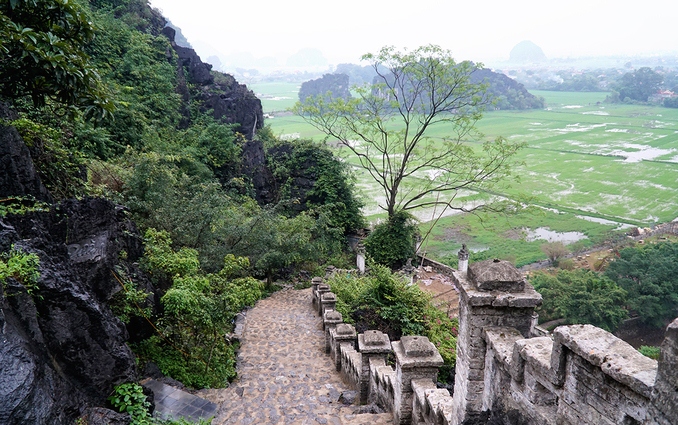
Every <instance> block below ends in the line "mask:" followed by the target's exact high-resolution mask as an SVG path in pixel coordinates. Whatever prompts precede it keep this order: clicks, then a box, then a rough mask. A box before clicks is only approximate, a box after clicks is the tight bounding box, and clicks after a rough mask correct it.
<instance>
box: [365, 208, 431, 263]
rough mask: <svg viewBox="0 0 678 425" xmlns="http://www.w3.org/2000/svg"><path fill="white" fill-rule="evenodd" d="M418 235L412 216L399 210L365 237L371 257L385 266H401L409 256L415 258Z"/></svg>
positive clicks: (366, 246)
mask: <svg viewBox="0 0 678 425" xmlns="http://www.w3.org/2000/svg"><path fill="white" fill-rule="evenodd" d="M417 235H418V232H417V226H416V225H415V223H414V220H413V219H412V216H411V215H409V214H407V213H406V212H405V211H398V212H396V213H395V214H393V216H392V217H390V218H389V219H388V220H387V221H386V222H384V223H381V224H378V225H376V226H375V227H374V230H373V231H372V232H371V233H370V235H369V236H368V237H367V239H365V248H366V250H367V254H368V255H369V257H370V258H371V259H372V260H373V261H375V262H377V263H379V264H383V265H385V266H388V267H391V268H394V269H395V268H400V267H401V266H402V265H403V264H405V262H406V261H407V259H408V258H414V255H415V252H414V246H415V243H416V237H417Z"/></svg>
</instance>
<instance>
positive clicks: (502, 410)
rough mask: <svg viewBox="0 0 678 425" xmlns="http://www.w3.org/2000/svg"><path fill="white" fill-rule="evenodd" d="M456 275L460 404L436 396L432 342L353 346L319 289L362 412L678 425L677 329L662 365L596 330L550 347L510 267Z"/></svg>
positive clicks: (360, 341) (463, 419) (382, 339)
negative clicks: (366, 406) (391, 360)
mask: <svg viewBox="0 0 678 425" xmlns="http://www.w3.org/2000/svg"><path fill="white" fill-rule="evenodd" d="M451 275H452V278H453V280H454V282H455V285H456V286H457V288H458V289H459V292H460V317H459V337H458V340H457V366H456V374H455V388H454V395H453V396H450V395H449V393H448V391H447V390H444V389H438V388H437V387H436V384H435V381H436V377H437V368H438V367H439V366H440V365H442V359H441V358H440V355H439V353H438V351H437V350H436V349H435V347H434V346H433V344H431V343H430V342H429V341H428V339H427V338H425V337H403V338H402V340H401V341H395V342H393V343H390V342H389V341H388V336H386V335H384V334H382V333H381V332H378V331H367V332H366V333H365V334H360V335H355V330H354V329H353V327H352V326H350V325H346V324H343V323H341V315H340V314H339V313H337V312H335V311H333V309H334V304H330V303H323V302H322V301H323V300H325V299H328V300H330V299H331V300H335V298H334V297H333V295H334V294H332V296H328V294H331V293H329V292H327V291H328V290H329V288H328V287H327V286H326V285H324V284H323V282H322V279H320V278H314V280H313V294H314V295H313V302H314V305H315V307H316V308H318V312H319V314H322V315H323V318H324V320H323V325H324V326H325V329H326V333H327V339H328V343H327V346H328V350H329V351H330V355H332V357H333V358H334V359H335V365H336V367H337V370H339V371H340V372H341V374H342V377H343V378H344V380H345V381H346V382H347V383H348V384H349V385H351V386H352V387H353V388H354V389H356V390H357V391H358V392H359V395H360V396H359V400H360V402H361V403H376V404H377V405H379V406H380V407H381V408H383V409H386V410H388V411H391V412H393V415H394V419H395V423H396V424H466V425H469V424H486V423H492V424H573V425H574V424H610V425H611V424H628V425H633V424H658V425H669V424H678V319H676V320H674V321H673V323H671V325H669V327H668V329H667V332H666V339H665V340H664V343H663V345H662V348H661V356H660V360H659V361H658V362H657V361H655V360H652V359H649V358H647V357H645V356H643V355H642V354H640V353H639V352H638V351H636V350H635V349H634V348H633V347H631V346H630V345H628V344H627V343H625V342H624V341H622V340H620V339H619V338H617V337H615V336H614V335H612V334H610V333H609V332H606V331H604V330H602V329H599V328H596V327H595V326H591V325H571V326H561V327H558V328H556V329H555V331H554V332H553V334H547V335H545V336H544V333H543V332H539V331H538V330H536V329H535V324H536V315H535V314H534V310H535V308H536V307H537V306H539V305H540V304H541V295H540V294H539V293H537V292H536V291H535V290H534V288H533V287H532V286H531V285H530V284H529V283H528V282H526V281H525V280H524V279H523V278H522V276H521V275H520V273H519V272H518V271H517V270H516V269H515V268H514V267H513V266H512V265H510V264H508V263H507V262H504V261H498V260H494V261H493V260H489V261H485V262H480V263H475V264H472V265H470V266H469V268H468V273H460V272H457V271H452V272H451ZM323 304H324V308H323ZM389 353H392V355H393V356H394V357H395V368H393V367H392V366H389V365H388V364H387V362H386V358H387V356H388V355H389Z"/></svg>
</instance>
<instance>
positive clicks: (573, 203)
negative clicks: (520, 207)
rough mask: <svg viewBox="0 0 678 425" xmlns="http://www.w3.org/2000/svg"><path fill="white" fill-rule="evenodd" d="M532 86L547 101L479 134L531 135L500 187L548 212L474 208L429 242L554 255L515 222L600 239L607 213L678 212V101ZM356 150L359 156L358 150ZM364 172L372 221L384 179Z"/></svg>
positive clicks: (634, 221) (661, 216) (435, 247)
mask: <svg viewBox="0 0 678 425" xmlns="http://www.w3.org/2000/svg"><path fill="white" fill-rule="evenodd" d="M274 86H279V87H282V88H280V90H288V89H291V88H293V86H294V85H293V84H287V85H285V84H276V85H271V90H273V88H274ZM255 91H256V90H255ZM532 93H533V94H535V95H537V96H542V97H544V99H545V101H546V105H547V106H546V108H545V109H540V110H528V111H490V112H487V113H486V114H485V116H484V117H483V119H482V120H481V121H480V122H479V123H478V125H477V128H478V130H480V132H481V133H483V135H484V136H483V137H482V138H481V140H475V141H469V143H474V144H475V143H479V142H481V141H482V140H483V139H490V140H492V139H494V138H496V137H499V136H503V137H506V138H507V139H509V140H516V141H520V142H524V143H526V144H527V147H526V148H525V149H523V150H522V151H521V152H520V153H519V158H518V159H520V160H521V161H523V163H524V165H522V166H520V167H519V168H518V169H517V170H516V172H517V174H519V175H520V183H519V184H514V185H513V186H512V188H509V189H506V190H503V191H502V192H500V193H497V194H496V195H501V196H505V197H508V198H513V199H517V198H518V197H520V196H521V195H529V196H530V197H531V203H532V204H533V205H535V206H539V207H542V209H541V211H542V213H540V214H538V215H537V217H538V218H535V217H534V216H533V215H528V216H523V215H522V214H519V215H518V216H515V217H509V218H500V217H493V218H490V219H489V221H493V222H494V225H493V226H490V227H488V226H487V225H486V224H483V223H481V222H480V221H477V218H474V216H451V217H445V218H443V219H441V220H440V221H439V222H438V228H437V229H436V230H435V231H434V237H433V238H432V239H431V240H429V241H428V246H427V251H428V252H429V253H430V255H431V256H433V257H434V258H438V259H443V258H446V257H449V256H450V255H451V254H452V253H456V250H457V249H458V248H459V247H460V246H461V243H462V242H469V243H470V244H471V245H470V246H471V247H472V248H473V247H474V246H475V245H477V249H483V248H488V247H489V248H491V249H493V250H503V254H502V255H498V256H500V257H513V258H515V259H516V262H517V263H519V264H521V263H524V262H529V261H533V260H534V259H542V258H544V255H543V254H542V253H541V252H540V251H539V245H540V244H541V243H543V241H542V242H527V241H524V240H521V239H520V238H518V239H510V238H505V237H502V235H503V234H504V233H505V232H507V231H509V230H511V229H514V230H515V229H522V228H523V227H524V228H529V229H534V228H537V227H548V228H550V229H552V230H557V231H563V232H565V231H581V232H583V233H585V234H586V235H587V237H588V238H589V243H593V242H596V241H599V240H601V238H602V236H601V235H605V234H608V233H609V232H610V231H611V229H612V228H614V225H612V224H610V223H608V222H606V221H605V220H608V221H612V222H615V223H623V224H627V225H633V226H642V227H646V226H650V225H652V224H655V223H661V222H667V221H671V220H673V219H675V218H676V217H678V109H670V108H663V107H659V106H648V105H624V104H620V105H611V104H605V103H603V101H604V99H605V96H606V95H607V93H604V92H593V93H568V92H546V91H533V92H532ZM295 98H296V96H295ZM295 100H296V99H295ZM292 103H293V102H292ZM265 109H266V106H265ZM267 124H268V125H270V126H271V128H272V130H273V131H274V132H275V133H276V134H282V135H285V134H286V135H294V136H298V137H301V138H310V139H315V140H323V139H324V137H325V136H324V134H322V133H321V132H319V131H318V130H316V129H315V128H313V127H312V126H310V125H309V124H307V123H306V122H305V121H304V120H303V119H301V118H300V117H297V116H294V115H289V114H287V115H286V114H275V118H273V119H270V120H267ZM430 135H431V136H432V137H433V138H443V137H444V136H445V129H444V128H442V127H438V128H432V129H431V132H430ZM288 137H289V136H288ZM346 160H347V161H348V162H349V163H353V164H354V163H355V160H353V159H351V158H350V157H346ZM356 176H357V179H358V187H359V189H360V190H361V192H362V193H363V197H364V199H365V201H366V204H367V205H366V207H365V214H366V216H367V218H368V221H370V222H372V223H375V222H377V221H378V220H380V219H383V218H384V217H385V214H384V213H383V211H381V210H380V209H379V208H378V202H379V200H380V199H382V198H383V195H382V194H381V192H380V190H379V188H378V187H377V186H376V184H374V183H373V182H372V180H371V178H370V177H369V175H368V174H367V173H366V172H364V171H362V170H360V169H356ZM488 197H489V195H488V194H477V193H472V192H468V193H464V194H462V196H461V198H463V199H464V200H465V201H473V200H475V199H479V198H480V199H487V198H488ZM545 209H551V210H553V211H555V212H553V211H548V210H545ZM432 215H433V211H432V210H426V211H421V212H420V214H419V218H420V219H422V220H424V221H426V220H430V218H431V216H432ZM525 217H528V218H525ZM581 217H586V218H587V220H597V221H599V222H598V223H596V222H592V221H587V220H585V219H584V218H581ZM600 222H602V224H601V223H600ZM498 223H506V224H505V225H503V224H502V226H499V224H498ZM497 226H499V227H497ZM422 228H424V229H427V226H426V225H422ZM487 229H490V230H487ZM462 234H463V236H462ZM444 235H447V236H444ZM488 255H489V254H488Z"/></svg>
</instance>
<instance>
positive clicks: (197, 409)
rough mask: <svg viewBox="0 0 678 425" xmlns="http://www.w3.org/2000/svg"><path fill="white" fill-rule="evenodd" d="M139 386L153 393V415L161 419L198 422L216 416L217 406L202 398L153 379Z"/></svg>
mask: <svg viewBox="0 0 678 425" xmlns="http://www.w3.org/2000/svg"><path fill="white" fill-rule="evenodd" d="M141 385H143V386H144V387H145V388H148V389H150V390H152V391H153V395H154V396H155V399H154V401H155V413H154V415H155V416H157V417H160V418H161V419H186V420H188V421H194V422H198V421H199V420H200V419H210V418H212V417H214V416H216V414H217V407H218V406H217V405H216V404H215V403H212V402H211V401H208V400H205V399H204V398H201V397H198V396H195V395H193V394H190V393H187V392H186V391H182V390H180V389H178V388H175V387H172V386H170V385H167V384H163V383H162V382H159V381H156V380H155V379H150V378H149V379H145V380H143V381H141Z"/></svg>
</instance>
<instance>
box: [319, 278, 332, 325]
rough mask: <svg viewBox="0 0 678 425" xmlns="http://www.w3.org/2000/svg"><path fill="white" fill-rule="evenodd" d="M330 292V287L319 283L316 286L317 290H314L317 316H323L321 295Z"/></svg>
mask: <svg viewBox="0 0 678 425" xmlns="http://www.w3.org/2000/svg"><path fill="white" fill-rule="evenodd" d="M328 292H330V285H327V284H325V283H321V284H319V285H318V289H317V290H316V297H315V299H316V302H315V307H316V309H317V311H318V316H320V317H322V315H323V305H322V302H321V300H322V298H323V294H326V293H328Z"/></svg>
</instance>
